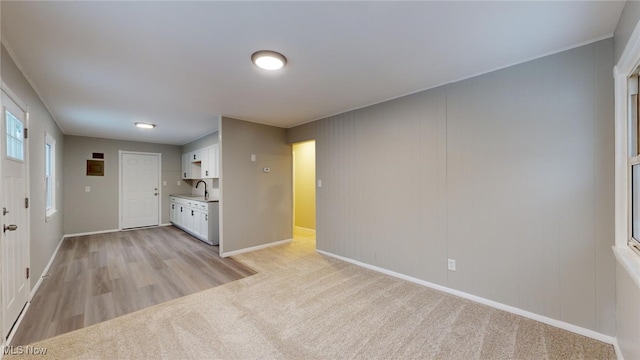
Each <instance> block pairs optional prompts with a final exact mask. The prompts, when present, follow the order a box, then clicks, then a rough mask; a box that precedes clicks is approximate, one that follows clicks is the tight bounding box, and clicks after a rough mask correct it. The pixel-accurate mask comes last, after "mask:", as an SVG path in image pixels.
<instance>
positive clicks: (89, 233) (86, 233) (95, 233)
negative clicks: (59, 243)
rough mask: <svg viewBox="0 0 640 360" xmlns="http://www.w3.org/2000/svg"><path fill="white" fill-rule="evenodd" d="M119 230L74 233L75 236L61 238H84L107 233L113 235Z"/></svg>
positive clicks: (68, 235) (69, 235) (67, 235)
mask: <svg viewBox="0 0 640 360" xmlns="http://www.w3.org/2000/svg"><path fill="white" fill-rule="evenodd" d="M119 231H120V229H111V230H99V231H89V232H83V233H75V234H65V235H64V236H63V238H65V239H66V238H70V237H76V236H86V235H98V234H107V233H113V232H119Z"/></svg>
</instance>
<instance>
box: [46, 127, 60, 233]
mask: <svg viewBox="0 0 640 360" xmlns="http://www.w3.org/2000/svg"><path fill="white" fill-rule="evenodd" d="M47 146H51V159H50V161H51V181H52V183H51V189H50V191H51V193H52V194H51V202H52V205H51V206H52V207H51V209H47V200H48V199H47V195H48V194H49V191H47V189H48V187H47V181H46V179H47V178H46V169H45V182H44V186H45V188H44V208H45V209H44V222H49V220H50V219H51V217H52V216H53V215H54V214H55V213H56V212H58V209H57V207H56V204H57V196H56V191H57V188H56V184H57V183H58V179H57V177H56V176H57V174H56V153H57V149H56V139H54V138H53V136H51V134H49V133H48V132H47V131H45V132H44V162H45V165H46V163H47ZM45 167H46V166H45Z"/></svg>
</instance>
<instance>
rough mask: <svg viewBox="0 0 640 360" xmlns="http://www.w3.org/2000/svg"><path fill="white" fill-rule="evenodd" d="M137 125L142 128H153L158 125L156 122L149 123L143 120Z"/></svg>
mask: <svg viewBox="0 0 640 360" xmlns="http://www.w3.org/2000/svg"><path fill="white" fill-rule="evenodd" d="M136 126H137V127H139V128H141V129H153V128H154V127H156V124H148V123H143V122H137V123H136Z"/></svg>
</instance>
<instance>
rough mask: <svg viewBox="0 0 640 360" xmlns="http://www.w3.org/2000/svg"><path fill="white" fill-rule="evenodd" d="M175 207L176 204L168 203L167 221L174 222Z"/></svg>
mask: <svg viewBox="0 0 640 360" xmlns="http://www.w3.org/2000/svg"><path fill="white" fill-rule="evenodd" d="M176 207H177V204H176V203H174V202H172V203H171V204H169V221H171V222H172V223H174V224H175V223H176V220H177V218H176Z"/></svg>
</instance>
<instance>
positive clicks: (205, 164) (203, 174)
mask: <svg viewBox="0 0 640 360" xmlns="http://www.w3.org/2000/svg"><path fill="white" fill-rule="evenodd" d="M199 153H200V155H199V157H200V160H201V162H200V178H202V179H206V178H210V177H211V175H209V174H211V170H210V169H209V149H208V148H204V149H202V150H200V151H199Z"/></svg>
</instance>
